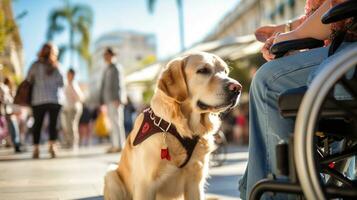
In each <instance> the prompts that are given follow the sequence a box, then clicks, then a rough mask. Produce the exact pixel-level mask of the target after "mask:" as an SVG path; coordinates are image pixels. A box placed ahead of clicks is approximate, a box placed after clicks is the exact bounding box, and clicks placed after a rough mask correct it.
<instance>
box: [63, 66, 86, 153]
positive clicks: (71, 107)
mask: <svg viewBox="0 0 357 200" xmlns="http://www.w3.org/2000/svg"><path fill="white" fill-rule="evenodd" d="M75 75H76V72H75V71H74V70H73V69H69V70H68V72H67V83H66V84H65V86H64V97H65V101H64V102H65V103H64V105H63V108H62V126H63V130H64V142H65V147H66V148H74V149H75V148H77V147H78V145H79V133H78V128H79V119H80V118H81V115H82V109H83V105H82V102H83V99H84V97H83V93H82V90H81V88H80V87H79V85H78V83H77V81H75V80H74V78H75Z"/></svg>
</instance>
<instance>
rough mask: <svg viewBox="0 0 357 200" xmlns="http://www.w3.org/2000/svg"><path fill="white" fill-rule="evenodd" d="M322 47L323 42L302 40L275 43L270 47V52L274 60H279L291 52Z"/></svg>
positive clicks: (308, 39) (309, 39)
mask: <svg viewBox="0 0 357 200" xmlns="http://www.w3.org/2000/svg"><path fill="white" fill-rule="evenodd" d="M323 45H324V41H322V40H317V39H314V38H304V39H297V40H289V41H284V42H279V43H276V44H274V45H273V46H271V47H270V52H271V53H272V54H274V55H275V57H276V58H280V57H282V56H284V55H285V54H286V53H287V52H289V51H292V50H300V49H313V48H317V47H322V46H323Z"/></svg>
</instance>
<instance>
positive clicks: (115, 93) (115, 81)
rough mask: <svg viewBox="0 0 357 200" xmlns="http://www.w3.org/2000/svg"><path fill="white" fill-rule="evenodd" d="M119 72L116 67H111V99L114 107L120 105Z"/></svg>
mask: <svg viewBox="0 0 357 200" xmlns="http://www.w3.org/2000/svg"><path fill="white" fill-rule="evenodd" d="M119 77H120V75H119V70H118V68H117V67H116V66H113V68H112V73H111V84H112V87H111V89H112V92H111V95H112V99H113V102H114V103H115V105H116V106H119V104H120V92H121V91H120V81H121V80H120V79H119Z"/></svg>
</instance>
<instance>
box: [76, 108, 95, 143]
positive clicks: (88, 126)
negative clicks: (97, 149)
mask: <svg viewBox="0 0 357 200" xmlns="http://www.w3.org/2000/svg"><path fill="white" fill-rule="evenodd" d="M92 115H93V114H92V110H91V109H89V107H88V106H86V105H85V104H83V111H82V115H81V117H80V119H79V145H80V146H88V145H89V144H90V137H91V131H92V118H93V116H92Z"/></svg>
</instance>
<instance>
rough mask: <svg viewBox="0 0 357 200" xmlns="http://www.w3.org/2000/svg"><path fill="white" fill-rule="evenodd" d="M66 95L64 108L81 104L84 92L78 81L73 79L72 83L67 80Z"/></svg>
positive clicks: (71, 107)
mask: <svg viewBox="0 0 357 200" xmlns="http://www.w3.org/2000/svg"><path fill="white" fill-rule="evenodd" d="M64 97H65V101H64V102H65V103H64V105H63V107H64V109H66V108H67V109H73V108H74V107H75V106H76V104H81V102H82V101H83V93H82V90H81V88H80V87H79V85H78V83H77V82H75V81H72V83H68V82H67V83H66V84H65V86H64Z"/></svg>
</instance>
